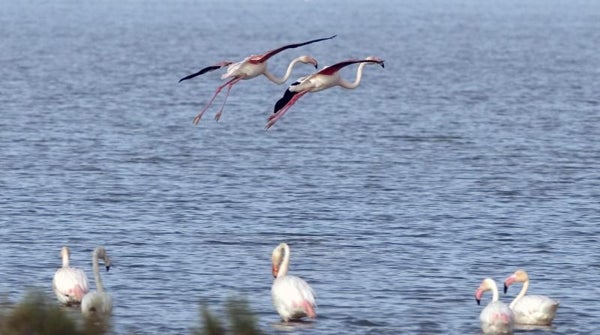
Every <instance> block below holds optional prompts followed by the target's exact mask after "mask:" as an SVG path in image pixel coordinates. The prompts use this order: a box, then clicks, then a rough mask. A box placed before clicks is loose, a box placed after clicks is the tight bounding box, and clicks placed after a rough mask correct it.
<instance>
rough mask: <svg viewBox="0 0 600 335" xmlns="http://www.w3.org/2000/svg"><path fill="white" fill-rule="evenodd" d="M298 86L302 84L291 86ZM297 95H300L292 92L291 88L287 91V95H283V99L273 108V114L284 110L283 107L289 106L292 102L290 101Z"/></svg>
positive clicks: (296, 83)
mask: <svg viewBox="0 0 600 335" xmlns="http://www.w3.org/2000/svg"><path fill="white" fill-rule="evenodd" d="M298 84H300V82H299V81H297V82H295V83H293V84H292V85H291V86H294V85H298ZM296 94H298V92H292V91H290V89H289V88H288V89H287V90H285V93H283V97H281V99H279V100H277V102H276V103H275V107H274V108H273V113H277V112H278V111H279V110H280V109H282V108H283V106H285V105H287V103H288V102H290V100H292V98H293V97H294V95H296Z"/></svg>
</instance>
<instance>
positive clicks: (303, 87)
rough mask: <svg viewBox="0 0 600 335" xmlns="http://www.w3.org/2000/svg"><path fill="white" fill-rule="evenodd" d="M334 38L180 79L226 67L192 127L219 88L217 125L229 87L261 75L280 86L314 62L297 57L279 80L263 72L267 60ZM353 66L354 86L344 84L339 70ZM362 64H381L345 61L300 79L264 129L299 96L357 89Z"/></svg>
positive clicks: (213, 67)
mask: <svg viewBox="0 0 600 335" xmlns="http://www.w3.org/2000/svg"><path fill="white" fill-rule="evenodd" d="M336 36H337V35H333V36H331V37H326V38H319V39H315V40H311V41H307V42H302V43H295V44H288V45H284V46H282V47H280V48H277V49H273V50H269V51H267V52H265V53H263V54H260V55H252V56H248V57H246V58H245V59H244V60H242V61H240V62H237V63H234V62H230V61H223V62H219V63H217V64H215V65H211V66H208V67H205V68H203V69H202V70H200V71H198V72H196V73H193V74H190V75H188V76H185V77H183V78H181V79H180V80H179V82H182V81H184V80H187V79H191V78H194V77H196V76H199V75H202V74H205V73H207V72H211V71H214V70H218V69H220V68H222V67H225V66H226V67H227V72H226V73H225V74H224V75H222V76H221V79H229V80H228V81H227V82H225V84H223V85H221V86H219V87H217V90H216V92H215V93H214V95H213V96H212V98H211V99H210V100H209V101H208V103H207V104H206V106H205V107H204V108H203V109H202V111H201V112H200V113H198V115H196V117H195V118H194V124H198V122H200V118H202V115H203V114H204V112H206V110H207V109H208V107H210V105H211V104H212V103H213V101H214V100H215V98H216V97H217V95H218V94H219V92H221V90H222V89H223V88H225V87H227V93H226V95H225V100H224V101H223V104H222V105H221V108H220V109H219V111H218V112H217V114H216V115H215V119H216V120H217V121H218V120H219V119H220V118H221V114H222V113H223V108H224V107H225V103H226V102H227V97H228V96H229V92H230V91H231V87H233V85H235V84H237V83H238V82H239V81H240V80H247V79H252V78H255V77H258V76H259V75H261V74H262V75H264V76H265V77H267V78H268V79H269V80H271V81H272V82H274V83H276V84H278V85H279V84H283V83H284V82H285V81H286V80H287V79H288V78H289V76H290V75H291V73H292V69H293V68H294V66H295V65H296V64H298V63H304V64H312V65H314V67H315V68H318V65H317V61H316V60H315V59H314V58H312V57H310V56H300V57H298V58H295V59H294V60H292V61H291V62H290V64H289V66H288V68H287V71H286V73H285V74H284V76H283V77H282V78H277V77H275V76H274V75H273V74H272V73H271V72H269V70H267V60H269V58H271V57H273V56H275V55H276V54H278V53H280V52H282V51H284V50H286V49H293V48H298V47H301V46H303V45H307V44H311V43H316V42H320V41H325V40H330V39H332V38H334V37H336ZM357 63H360V65H359V66H358V69H357V73H356V79H355V80H354V82H348V81H346V80H344V79H342V78H341V77H340V73H339V71H340V69H342V68H344V67H346V66H348V65H352V64H357ZM366 64H379V65H381V67H383V60H381V59H379V58H377V57H367V58H365V59H349V60H345V61H343V62H339V63H336V64H333V65H330V66H327V67H324V68H323V69H321V70H318V71H316V72H314V73H313V74H311V75H308V76H306V77H302V78H300V79H299V80H298V81H296V82H294V83H293V84H292V85H291V86H290V87H289V88H288V89H287V90H286V91H285V93H284V94H283V97H282V98H281V99H279V100H278V101H277V102H276V103H275V107H274V110H273V114H272V115H271V116H270V117H269V119H268V122H267V125H266V128H267V129H269V128H271V127H272V126H273V125H274V124H275V122H277V120H279V119H280V118H281V117H282V116H283V115H284V114H285V113H286V112H287V111H288V110H289V109H290V107H292V105H293V104H294V103H296V101H298V99H300V98H301V97H302V96H303V95H305V94H306V93H308V92H319V91H322V90H324V89H327V88H330V87H334V86H341V87H344V88H348V89H353V88H356V87H358V85H359V84H360V80H361V77H362V71H363V68H364V66H365V65H366Z"/></svg>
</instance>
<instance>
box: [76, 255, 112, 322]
mask: <svg viewBox="0 0 600 335" xmlns="http://www.w3.org/2000/svg"><path fill="white" fill-rule="evenodd" d="M98 259H102V260H103V261H104V266H106V271H107V272H108V270H109V269H110V258H108V255H107V254H106V249H104V247H96V249H94V252H93V254H92V267H93V268H94V278H95V279H96V292H93V291H92V292H88V293H87V294H86V295H85V296H84V297H83V299H82V300H81V312H83V314H85V315H91V314H94V313H95V314H97V315H102V316H108V315H110V313H111V312H112V297H111V296H110V295H109V294H108V293H106V292H104V286H102V278H100V269H99V266H98Z"/></svg>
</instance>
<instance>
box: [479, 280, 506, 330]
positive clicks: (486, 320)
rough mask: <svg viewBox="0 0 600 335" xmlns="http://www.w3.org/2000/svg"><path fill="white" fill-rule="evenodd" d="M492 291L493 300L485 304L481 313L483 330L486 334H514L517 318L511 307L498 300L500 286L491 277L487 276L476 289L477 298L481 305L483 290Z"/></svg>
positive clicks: (480, 319) (480, 318)
mask: <svg viewBox="0 0 600 335" xmlns="http://www.w3.org/2000/svg"><path fill="white" fill-rule="evenodd" d="M490 290H491V291H492V301H491V302H490V303H488V304H487V306H485V308H484V309H483V310H482V311H481V314H479V321H480V322H481V330H483V333H484V334H512V333H513V327H514V324H515V318H514V315H513V312H512V311H511V310H510V308H509V307H508V306H507V305H506V304H505V303H503V302H502V301H499V300H498V286H496V282H495V281H494V280H493V279H491V278H485V279H484V280H483V281H482V282H481V285H479V288H477V291H475V300H477V304H478V305H479V304H480V302H481V297H482V296H483V292H485V291H490Z"/></svg>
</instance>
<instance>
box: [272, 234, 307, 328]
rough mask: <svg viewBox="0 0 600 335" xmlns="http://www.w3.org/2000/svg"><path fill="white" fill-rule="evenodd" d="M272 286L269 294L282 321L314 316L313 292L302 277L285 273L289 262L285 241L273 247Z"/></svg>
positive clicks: (287, 247)
mask: <svg viewBox="0 0 600 335" xmlns="http://www.w3.org/2000/svg"><path fill="white" fill-rule="evenodd" d="M271 260H272V262H273V267H272V270H273V276H274V277H275V280H274V281H273V286H272V287H271V296H272V298H273V305H274V306H275V308H276V309H277V312H278V313H279V316H281V318H282V319H283V321H285V322H288V321H290V320H299V319H300V318H303V317H305V316H306V317H309V318H313V319H314V318H316V317H317V314H316V313H315V306H316V303H315V293H314V291H313V289H312V288H311V287H310V286H309V285H308V284H307V283H306V282H305V281H304V280H303V279H302V278H299V277H296V276H289V275H287V271H288V266H289V264H290V247H289V246H288V245H287V244H286V243H281V244H279V245H278V246H277V247H276V248H275V249H273V254H272V257H271Z"/></svg>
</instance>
